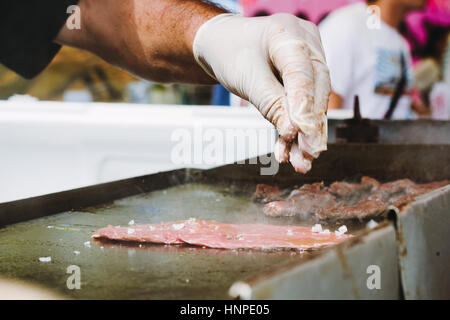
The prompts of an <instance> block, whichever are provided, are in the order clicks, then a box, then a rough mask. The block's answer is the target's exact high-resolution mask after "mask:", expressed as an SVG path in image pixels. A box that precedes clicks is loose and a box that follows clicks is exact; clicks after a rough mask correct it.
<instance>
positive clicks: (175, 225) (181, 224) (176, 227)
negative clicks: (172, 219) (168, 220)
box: [172, 223, 184, 230]
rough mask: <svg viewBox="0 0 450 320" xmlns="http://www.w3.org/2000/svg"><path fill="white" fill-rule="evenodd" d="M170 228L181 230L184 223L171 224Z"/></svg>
mask: <svg viewBox="0 0 450 320" xmlns="http://www.w3.org/2000/svg"><path fill="white" fill-rule="evenodd" d="M172 228H173V229H174V230H181V229H183V228H184V223H179V224H173V225H172Z"/></svg>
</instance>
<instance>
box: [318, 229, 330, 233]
mask: <svg viewBox="0 0 450 320" xmlns="http://www.w3.org/2000/svg"><path fill="white" fill-rule="evenodd" d="M320 234H330V230H328V229H325V230H323V231H320Z"/></svg>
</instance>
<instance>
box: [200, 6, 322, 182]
mask: <svg viewBox="0 0 450 320" xmlns="http://www.w3.org/2000/svg"><path fill="white" fill-rule="evenodd" d="M193 49H194V56H195V59H196V60H197V62H198V63H199V64H200V66H201V67H202V68H203V69H204V70H205V71H206V72H207V73H208V74H209V75H210V76H211V77H213V78H215V79H216V80H217V81H218V82H220V83H221V84H222V85H223V86H224V87H225V88H227V89H228V90H229V91H231V92H233V93H234V94H236V95H238V96H240V97H241V98H243V99H245V100H248V101H250V102H251V103H252V104H253V105H255V106H256V108H258V109H259V111H260V112H261V113H262V115H263V116H264V117H265V118H266V119H267V120H269V121H270V122H272V123H273V124H274V125H275V127H276V129H277V130H278V133H279V135H280V139H279V140H278V142H277V144H276V146H275V156H276V158H277V160H278V161H280V162H286V161H287V160H290V162H291V163H292V165H293V166H294V168H295V169H296V171H298V172H303V173H306V172H307V171H308V170H309V169H310V168H311V161H312V159H313V158H317V157H318V156H319V153H320V152H322V151H324V150H326V148H327V118H326V110H327V104H328V95H329V93H330V78H329V72H328V68H327V66H326V63H325V55H324V53H323V49H322V45H321V42H320V36H319V31H318V29H317V27H316V26H315V25H314V24H312V23H310V22H308V21H305V20H302V19H299V18H297V17H295V16H293V15H289V14H276V15H272V16H269V17H256V18H245V17H242V16H238V15H233V14H220V15H218V16H216V17H214V18H212V19H211V20H209V21H207V22H206V23H204V24H203V25H202V26H201V27H200V28H199V30H198V31H197V34H196V36H195V39H194V44H193Z"/></svg>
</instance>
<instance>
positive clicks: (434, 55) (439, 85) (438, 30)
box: [414, 22, 450, 118]
mask: <svg viewBox="0 0 450 320" xmlns="http://www.w3.org/2000/svg"><path fill="white" fill-rule="evenodd" d="M425 29H426V34H427V40H426V42H425V44H424V45H423V46H422V47H421V48H420V50H418V51H419V57H420V58H421V60H420V61H418V62H417V64H416V65H415V66H414V86H415V88H416V89H417V98H416V99H417V101H418V103H423V105H424V106H425V108H426V110H427V111H428V114H432V113H433V110H434V111H435V112H434V114H435V115H434V116H436V112H437V113H442V112H443V111H444V110H439V109H441V108H445V109H447V107H445V106H440V105H434V104H433V102H434V103H436V102H437V103H438V104H442V103H444V101H445V100H447V99H445V97H441V98H439V99H438V100H444V101H438V100H436V97H434V99H431V96H432V92H433V95H434V96H435V95H436V90H437V93H438V94H439V92H440V91H450V86H449V85H448V84H446V83H445V82H443V81H444V68H445V65H444V64H445V63H444V57H445V53H446V49H447V48H448V35H449V33H450V26H448V25H440V24H435V23H432V22H426V23H425ZM432 116H433V114H432ZM438 118H439V116H438Z"/></svg>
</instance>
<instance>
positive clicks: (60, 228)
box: [0, 183, 336, 299]
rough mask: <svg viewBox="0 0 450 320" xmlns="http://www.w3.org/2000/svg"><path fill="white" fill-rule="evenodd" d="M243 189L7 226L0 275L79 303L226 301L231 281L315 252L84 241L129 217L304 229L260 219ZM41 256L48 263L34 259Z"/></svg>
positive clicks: (126, 203)
mask: <svg viewBox="0 0 450 320" xmlns="http://www.w3.org/2000/svg"><path fill="white" fill-rule="evenodd" d="M246 188H247V189H246V190H243V188H239V187H238V186H236V185H234V186H232V185H228V186H220V185H213V184H206V183H190V184H182V185H178V186H175V187H171V188H168V189H164V190H158V191H154V192H150V193H144V194H141V195H137V196H132V197H127V198H124V199H120V200H116V201H114V202H112V203H109V204H107V205H103V206H99V207H91V208H87V209H85V210H83V211H74V212H63V213H60V214H57V215H53V216H49V217H44V218H40V219H35V220H31V221H28V222H23V223H19V224H14V225H10V226H8V227H5V228H3V229H0V274H1V275H3V276H6V277H14V278H21V279H26V280H32V281H34V282H37V283H40V284H42V285H45V286H47V287H49V288H53V289H56V290H57V291H59V292H60V293H62V294H64V295H67V296H69V297H72V298H79V299H183V298H184V299H220V298H227V291H228V288H229V287H230V286H231V285H232V284H233V282H234V281H237V280H243V279H245V278H248V277H252V276H255V275H257V274H260V273H261V272H264V271H268V270H271V269H274V268H276V267H280V266H282V265H284V264H286V263H291V262H293V261H300V260H302V259H308V258H310V257H311V256H313V255H316V254H320V251H316V252H313V253H311V252H303V253H301V252H298V251H271V252H262V251H255V250H240V251H230V250H217V249H206V248H195V247H188V246H164V245H151V244H146V245H141V246H139V245H138V244H125V243H117V242H115V243H114V242H109V243H105V242H98V241H93V240H92V239H91V235H92V232H93V231H94V230H96V229H98V228H100V227H104V226H106V225H108V224H112V225H127V224H128V222H129V221H130V220H131V219H134V221H135V223H136V224H145V223H159V222H164V221H176V220H180V219H187V218H190V217H194V218H198V219H209V220H216V221H220V222H226V223H255V222H258V223H272V224H303V225H305V224H306V225H311V224H312V222H308V221H306V222H305V221H298V220H295V219H289V220H286V219H274V218H267V217H264V215H263V214H262V211H261V208H260V207H259V206H258V204H254V203H252V202H251V200H250V197H249V195H250V194H251V191H253V190H254V189H253V188H252V190H248V187H246ZM335 227H336V225H334V226H333V227H332V230H334V229H335ZM86 241H90V242H91V247H90V248H87V247H85V245H84V243H85V242H86ZM75 250H76V251H79V252H80V254H79V255H76V254H75V253H74V251H75ZM47 256H51V258H52V261H51V262H49V263H42V262H40V261H39V257H47ZM69 265H77V266H79V267H80V269H81V289H80V290H69V289H67V287H66V281H67V278H68V277H69V276H70V274H67V273H66V268H67V267H68V266H69Z"/></svg>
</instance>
